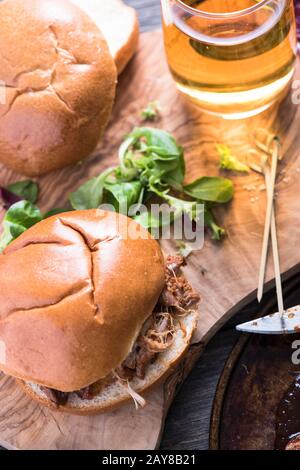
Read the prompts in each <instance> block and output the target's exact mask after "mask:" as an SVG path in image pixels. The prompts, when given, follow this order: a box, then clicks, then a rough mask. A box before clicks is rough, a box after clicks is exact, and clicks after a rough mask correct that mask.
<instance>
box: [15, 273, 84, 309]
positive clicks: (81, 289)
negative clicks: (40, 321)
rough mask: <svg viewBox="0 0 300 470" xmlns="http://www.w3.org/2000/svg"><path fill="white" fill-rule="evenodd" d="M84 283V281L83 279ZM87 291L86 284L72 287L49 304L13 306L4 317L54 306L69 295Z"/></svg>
mask: <svg viewBox="0 0 300 470" xmlns="http://www.w3.org/2000/svg"><path fill="white" fill-rule="evenodd" d="M84 282H85V283H86V281H84ZM86 290H87V291H88V290H90V286H86V285H82V286H80V287H78V288H77V289H76V290H74V288H72V290H71V291H68V292H66V293H65V294H64V295H63V296H62V297H61V298H59V299H58V300H57V302H54V303H49V304H45V305H37V306H36V307H29V308H24V307H23V308H22V307H21V308H15V309H13V310H11V311H10V312H8V314H7V315H6V317H11V316H13V315H15V314H17V313H20V312H32V311H34V310H42V309H45V308H51V307H56V306H57V305H59V304H60V303H62V302H64V301H65V300H66V299H68V298H69V297H73V296H74V295H78V294H79V293H80V292H82V293H83V292H84V291H86Z"/></svg>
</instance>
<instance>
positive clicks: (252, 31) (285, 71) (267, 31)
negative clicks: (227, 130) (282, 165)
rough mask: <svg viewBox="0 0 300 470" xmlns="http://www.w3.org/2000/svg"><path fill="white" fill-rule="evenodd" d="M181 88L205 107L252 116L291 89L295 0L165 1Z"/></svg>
mask: <svg viewBox="0 0 300 470" xmlns="http://www.w3.org/2000/svg"><path fill="white" fill-rule="evenodd" d="M162 8H163V28H164V41H165V49H166V54H167V59H168V63H169V67H170V70H171V72H172V75H173V77H174V79H175V82H176V84H177V87H178V88H179V90H180V91H182V92H183V93H184V94H185V95H186V96H188V97H189V98H190V99H191V100H193V101H194V102H196V103H197V104H198V105H199V106H200V107H202V108H203V109H204V110H206V111H209V112H212V113H217V114H221V115H223V116H224V117H227V118H232V119H235V118H239V117H247V116H251V115H254V114H256V113H258V112H260V111H262V110H264V109H266V108H267V107H268V106H269V105H271V104H272V103H273V102H274V101H275V100H276V99H278V98H279V97H282V96H283V95H284V94H285V93H286V91H287V90H288V88H289V84H290V82H291V79H292V76H293V72H294V67H295V58H296V47H297V46H296V44H297V41H296V24H295V15H294V6H293V2H292V0H260V1H259V0H202V1H180V0H162Z"/></svg>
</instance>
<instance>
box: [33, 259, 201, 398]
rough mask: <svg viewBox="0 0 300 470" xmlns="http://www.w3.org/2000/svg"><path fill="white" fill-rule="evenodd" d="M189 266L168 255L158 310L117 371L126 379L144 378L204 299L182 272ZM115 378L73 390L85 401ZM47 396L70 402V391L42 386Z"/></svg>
mask: <svg viewBox="0 0 300 470" xmlns="http://www.w3.org/2000/svg"><path fill="white" fill-rule="evenodd" d="M183 266H185V260H184V258H183V257H182V256H179V255H175V256H168V258H167V260H166V269H165V288H164V290H163V292H162V294H161V295H160V298H159V301H158V303H157V305H156V307H155V309H154V312H153V314H152V316H151V318H150V320H148V321H147V322H146V325H145V326H144V328H143V331H142V333H141V334H140V336H139V337H138V339H137V341H136V342H135V344H134V347H133V349H132V351H131V352H130V354H129V355H128V356H127V358H126V359H125V361H124V362H123V363H122V364H121V365H120V366H119V367H117V369H116V370H115V376H117V377H118V378H119V379H121V380H124V381H130V380H132V379H133V378H134V377H138V378H139V379H144V378H145V375H146V370H147V367H148V366H149V365H150V364H153V363H154V362H155V360H156V359H157V356H158V355H159V354H160V353H162V352H163V351H166V350H167V349H168V348H169V347H170V346H171V345H172V344H173V341H174V338H175V335H176V328H178V327H179V328H182V327H181V323H180V319H178V318H177V317H180V316H184V315H187V314H188V313H189V311H190V310H191V308H192V307H194V306H195V305H197V304H198V302H199V301H200V297H199V295H198V294H197V293H196V292H195V291H194V290H193V289H192V287H191V285H190V284H189V283H188V281H187V280H186V279H185V277H184V276H183V275H182V274H181V268H182V267H183ZM114 380H115V377H114V375H113V374H110V375H109V376H108V377H106V378H104V379H102V380H100V381H98V382H96V383H95V384H92V385H90V386H88V387H85V388H83V389H82V390H79V391H76V392H73V393H74V394H76V395H77V396H78V397H80V398H81V399H82V400H92V399H93V398H94V397H95V396H96V395H98V394H99V393H100V392H101V389H102V388H103V387H104V386H106V385H108V384H110V383H112V382H113V381H114ZM42 390H43V391H44V393H45V394H46V395H47V397H48V398H49V399H50V400H51V401H52V402H53V403H55V404H56V405H57V406H63V405H65V404H66V403H67V401H68V398H69V396H70V394H69V393H62V392H58V391H57V390H53V389H49V388H46V387H42Z"/></svg>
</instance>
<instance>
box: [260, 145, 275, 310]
mask: <svg viewBox="0 0 300 470" xmlns="http://www.w3.org/2000/svg"><path fill="white" fill-rule="evenodd" d="M274 142H275V146H274V150H273V152H272V161H271V171H270V176H269V177H268V178H267V179H266V186H267V196H268V203H267V212H266V220H265V228H264V237H263V246H262V253H261V261H260V269H259V279H258V290H257V300H258V302H260V301H261V299H262V296H263V290H264V282H265V272H266V264H267V255H268V246H269V239H270V230H271V222H272V214H273V213H274V210H273V207H274V192H275V182H276V173H277V163H278V157H279V142H278V141H277V140H274ZM274 227H275V231H274V233H275V234H276V223H275V214H274ZM274 227H273V229H274ZM276 240H277V236H276ZM275 258H276V260H277V261H276V263H275ZM275 258H274V266H275V264H276V266H277V268H278V266H279V256H278V248H277V253H276V250H275ZM277 268H276V269H277ZM279 270H280V268H279ZM277 277H278V276H277Z"/></svg>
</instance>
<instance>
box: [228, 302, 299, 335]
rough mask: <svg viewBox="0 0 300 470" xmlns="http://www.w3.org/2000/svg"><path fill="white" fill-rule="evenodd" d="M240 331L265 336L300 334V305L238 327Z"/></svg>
mask: <svg viewBox="0 0 300 470" xmlns="http://www.w3.org/2000/svg"><path fill="white" fill-rule="evenodd" d="M236 329H237V330H238V331H243V332H245V333H259V334H265V335H280V334H292V333H300V305H296V306H295V307H292V308H289V309H288V310H285V312H284V314H283V315H281V314H280V313H279V312H277V313H273V314H271V315H267V316H265V317H261V318H256V319H255V320H252V321H249V322H246V323H242V324H240V325H237V326H236Z"/></svg>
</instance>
